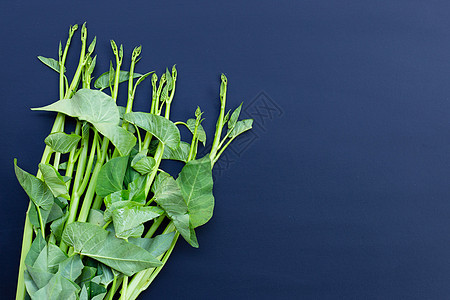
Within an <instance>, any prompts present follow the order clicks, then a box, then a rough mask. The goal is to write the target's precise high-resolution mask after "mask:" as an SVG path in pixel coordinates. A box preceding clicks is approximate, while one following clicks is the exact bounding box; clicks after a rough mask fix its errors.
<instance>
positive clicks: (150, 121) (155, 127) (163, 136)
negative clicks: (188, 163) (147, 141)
mask: <svg viewBox="0 0 450 300" xmlns="http://www.w3.org/2000/svg"><path fill="white" fill-rule="evenodd" d="M124 119H125V120H126V121H127V122H129V123H132V124H134V125H136V126H138V127H140V128H142V129H144V130H146V131H148V132H150V133H151V134H152V135H153V136H155V137H156V138H157V139H158V140H160V141H161V142H162V143H163V144H164V145H165V146H167V147H169V148H172V149H175V148H176V147H178V145H179V144H180V131H179V130H178V128H177V126H176V125H175V124H174V123H173V122H172V121H170V120H168V119H166V118H164V117H161V116H157V115H153V114H149V113H143V112H131V113H128V114H125V115H124Z"/></svg>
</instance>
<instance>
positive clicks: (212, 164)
mask: <svg viewBox="0 0 450 300" xmlns="http://www.w3.org/2000/svg"><path fill="white" fill-rule="evenodd" d="M234 138H235V137H232V138H231V139H230V140H229V141H228V143H226V144H225V146H223V148H222V149H220V151H219V153H217V155H216V156H215V157H214V159H213V160H212V161H211V168H212V167H213V166H214V164H215V163H216V162H217V161H218V160H219V158H220V155H222V153H223V151H225V149H227V147H228V145H230V144H231V142H232V141H233V140H234Z"/></svg>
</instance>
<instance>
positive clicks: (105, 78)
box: [94, 70, 142, 90]
mask: <svg viewBox="0 0 450 300" xmlns="http://www.w3.org/2000/svg"><path fill="white" fill-rule="evenodd" d="M113 76H114V74H113ZM141 76H142V74H139V73H134V74H133V78H138V77H141ZM129 77H130V72H128V71H122V70H121V71H120V73H119V83H121V82H124V81H127V80H128V79H129ZM94 87H95V88H97V89H100V90H103V89H106V88H107V87H109V71H108V72H105V73H103V74H102V75H100V77H99V78H97V80H96V81H95V82H94Z"/></svg>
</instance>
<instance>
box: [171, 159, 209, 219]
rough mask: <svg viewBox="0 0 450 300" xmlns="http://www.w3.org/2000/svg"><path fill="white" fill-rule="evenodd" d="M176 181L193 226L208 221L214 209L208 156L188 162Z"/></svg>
mask: <svg viewBox="0 0 450 300" xmlns="http://www.w3.org/2000/svg"><path fill="white" fill-rule="evenodd" d="M177 183H178V185H179V186H180V190H181V195H182V196H183V199H184V201H185V202H186V204H187V207H188V211H189V217H190V221H191V224H192V226H193V227H194V228H195V227H198V226H201V225H203V224H205V223H206V222H208V221H209V219H211V217H212V215H213V209H214V196H213V194H212V189H213V179H212V174H211V160H210V158H209V156H205V157H204V158H202V159H198V160H192V161H190V162H188V163H187V164H186V165H185V166H184V168H183V170H181V172H180V175H179V176H178V178H177Z"/></svg>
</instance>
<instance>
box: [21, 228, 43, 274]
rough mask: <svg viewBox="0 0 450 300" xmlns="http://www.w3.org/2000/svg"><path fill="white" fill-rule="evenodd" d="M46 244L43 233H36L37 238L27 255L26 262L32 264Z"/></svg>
mask: <svg viewBox="0 0 450 300" xmlns="http://www.w3.org/2000/svg"><path fill="white" fill-rule="evenodd" d="M46 245H47V243H46V241H45V240H44V238H43V237H42V234H40V232H38V234H36V238H35V239H34V241H33V243H32V244H31V248H30V250H29V251H28V254H27V256H26V257H25V264H26V265H28V266H32V265H33V264H34V262H35V261H36V259H37V258H38V256H39V254H40V253H41V252H42V249H44V247H45V246H46Z"/></svg>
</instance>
